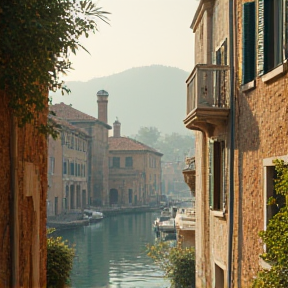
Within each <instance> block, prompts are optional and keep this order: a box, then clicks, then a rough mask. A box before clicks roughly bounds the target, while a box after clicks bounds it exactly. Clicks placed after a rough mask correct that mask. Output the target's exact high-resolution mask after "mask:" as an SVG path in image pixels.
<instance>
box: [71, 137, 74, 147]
mask: <svg viewBox="0 0 288 288" xmlns="http://www.w3.org/2000/svg"><path fill="white" fill-rule="evenodd" d="M70 148H71V149H74V135H71V144H70Z"/></svg>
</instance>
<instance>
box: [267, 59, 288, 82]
mask: <svg viewBox="0 0 288 288" xmlns="http://www.w3.org/2000/svg"><path fill="white" fill-rule="evenodd" d="M286 70H287V69H286V63H284V64H281V65H280V66H278V67H276V68H275V69H273V70H272V71H270V72H268V73H266V74H265V75H263V76H262V81H263V82H264V83H266V82H268V81H271V80H273V79H274V78H276V77H278V76H281V75H282V74H284V72H286Z"/></svg>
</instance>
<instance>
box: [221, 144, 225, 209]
mask: <svg viewBox="0 0 288 288" xmlns="http://www.w3.org/2000/svg"><path fill="white" fill-rule="evenodd" d="M221 161H222V163H221V164H222V211H225V208H226V193H225V191H226V181H225V179H226V175H225V170H226V169H225V168H226V167H225V142H224V141H221Z"/></svg>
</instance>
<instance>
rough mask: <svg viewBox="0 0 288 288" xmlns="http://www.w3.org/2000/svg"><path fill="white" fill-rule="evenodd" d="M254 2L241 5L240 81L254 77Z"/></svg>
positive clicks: (247, 80) (245, 81) (246, 80)
mask: <svg viewBox="0 0 288 288" xmlns="http://www.w3.org/2000/svg"><path fill="white" fill-rule="evenodd" d="M255 38H256V35H255V2H248V3H245V4H244V5H243V50H242V55H243V62H242V83H243V84H245V83H248V82H250V81H252V80H254V79H255V68H256V67H255V66H256V65H255V58H256V57H255V53H256V46H255Z"/></svg>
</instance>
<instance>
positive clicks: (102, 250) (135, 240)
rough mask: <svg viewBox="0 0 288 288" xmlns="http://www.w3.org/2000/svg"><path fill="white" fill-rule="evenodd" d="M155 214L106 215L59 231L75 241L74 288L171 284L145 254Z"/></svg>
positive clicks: (151, 240) (164, 286)
mask: <svg viewBox="0 0 288 288" xmlns="http://www.w3.org/2000/svg"><path fill="white" fill-rule="evenodd" d="M158 215H159V214H158V213H154V212H146V213H135V214H128V215H118V216H113V217H109V218H108V217H107V218H104V219H103V220H102V222H100V223H96V224H92V225H90V226H85V227H79V228H77V229H73V230H67V231H58V234H60V235H61V236H63V239H67V240H68V241H69V243H71V244H75V248H76V257H75V261H74V266H73V271H72V277H71V280H72V287H73V288H156V287H157V288H167V287H170V283H169V281H168V280H167V279H164V278H163V272H162V271H161V270H159V268H158V266H156V265H155V264H154V263H153V260H152V259H150V258H149V257H148V256H147V255H146V253H145V245H146V244H147V243H150V244H153V243H154V241H155V233H154V231H153V229H152V223H153V221H154V220H155V219H156V217H157V216H158Z"/></svg>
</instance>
